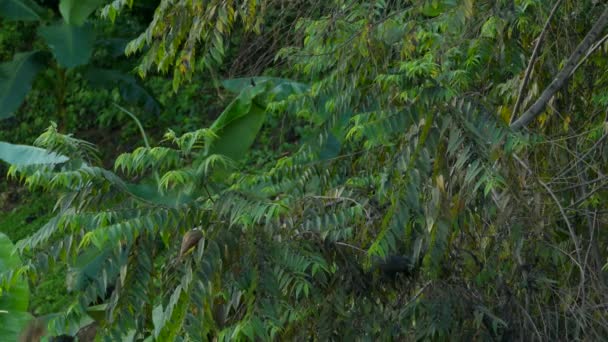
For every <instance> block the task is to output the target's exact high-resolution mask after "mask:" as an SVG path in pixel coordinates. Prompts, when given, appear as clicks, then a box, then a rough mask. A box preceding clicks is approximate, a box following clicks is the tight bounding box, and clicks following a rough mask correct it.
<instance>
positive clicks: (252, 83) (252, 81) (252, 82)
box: [251, 78, 255, 87]
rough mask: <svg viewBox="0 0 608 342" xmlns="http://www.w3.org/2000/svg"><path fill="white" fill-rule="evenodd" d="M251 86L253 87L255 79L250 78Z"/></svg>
mask: <svg viewBox="0 0 608 342" xmlns="http://www.w3.org/2000/svg"><path fill="white" fill-rule="evenodd" d="M251 86H252V87H255V81H254V80H253V78H252V79H251Z"/></svg>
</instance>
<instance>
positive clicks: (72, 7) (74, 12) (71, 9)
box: [59, 0, 104, 26]
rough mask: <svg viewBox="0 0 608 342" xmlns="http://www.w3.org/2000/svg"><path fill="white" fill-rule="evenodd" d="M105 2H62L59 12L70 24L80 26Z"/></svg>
mask: <svg viewBox="0 0 608 342" xmlns="http://www.w3.org/2000/svg"><path fill="white" fill-rule="evenodd" d="M103 2H104V1H103V0H61V2H60V3H59V12H61V15H62V16H63V19H64V20H65V21H66V22H67V23H68V24H72V25H78V26H80V25H82V24H84V22H85V20H87V18H88V17H89V15H90V14H91V13H92V12H93V11H94V10H95V9H97V8H98V7H99V6H100V5H101V4H103Z"/></svg>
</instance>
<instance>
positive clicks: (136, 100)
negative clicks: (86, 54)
mask: <svg viewBox="0 0 608 342" xmlns="http://www.w3.org/2000/svg"><path fill="white" fill-rule="evenodd" d="M84 77H85V78H86V79H87V80H89V82H90V83H91V85H93V86H97V87H104V88H109V89H112V88H115V87H118V89H119V90H120V95H121V96H122V98H123V99H124V100H125V101H127V102H129V103H132V104H143V106H144V109H145V110H146V111H148V112H152V113H154V114H160V110H161V107H160V104H159V103H158V101H156V99H155V98H154V96H152V94H150V93H149V92H148V91H147V90H146V88H145V87H144V86H143V85H142V84H141V83H140V82H139V81H138V80H137V79H136V78H135V77H133V76H131V75H128V74H124V73H122V72H120V71H117V70H111V69H100V68H89V69H87V71H86V72H85V74H84Z"/></svg>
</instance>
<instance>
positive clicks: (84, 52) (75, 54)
mask: <svg viewBox="0 0 608 342" xmlns="http://www.w3.org/2000/svg"><path fill="white" fill-rule="evenodd" d="M38 32H39V34H40V35H41V36H42V37H43V38H44V40H45V41H46V43H47V44H48V45H49V47H50V48H51V51H53V55H55V58H57V62H59V64H60V65H61V66H63V67H65V68H74V67H77V66H79V65H83V64H86V63H88V61H89V59H90V58H91V53H92V52H93V40H94V39H95V32H94V31H93V29H92V27H90V26H82V27H79V26H74V25H69V24H65V23H62V24H56V25H51V26H43V27H40V28H39V29H38Z"/></svg>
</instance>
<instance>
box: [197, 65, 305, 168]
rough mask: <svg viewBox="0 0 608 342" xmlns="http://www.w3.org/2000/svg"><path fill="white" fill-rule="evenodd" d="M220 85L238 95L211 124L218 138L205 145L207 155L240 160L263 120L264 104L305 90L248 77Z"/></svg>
mask: <svg viewBox="0 0 608 342" xmlns="http://www.w3.org/2000/svg"><path fill="white" fill-rule="evenodd" d="M222 85H223V86H224V87H225V88H226V89H228V90H230V91H232V92H239V93H240V94H239V95H238V96H237V98H236V99H234V101H232V102H231V103H230V104H229V105H228V107H226V109H225V110H224V111H223V112H222V114H221V115H220V116H219V117H218V118H217V119H216V120H215V122H214V123H213V125H212V126H211V129H212V130H213V131H214V132H215V134H216V135H217V136H218V138H216V139H213V141H212V142H209V145H210V148H209V154H222V155H225V156H227V157H229V158H231V159H233V160H238V159H241V158H242V157H243V156H244V155H245V153H246V152H247V150H248V149H249V147H250V146H251V144H253V141H254V140H255V137H256V136H257V134H258V132H259V130H260V128H261V127H262V124H263V123H264V120H265V119H266V104H268V102H270V101H282V100H286V99H287V98H288V97H289V95H291V94H301V93H304V92H307V91H308V90H309V87H308V85H306V84H303V83H298V82H294V81H291V80H287V79H282V78H275V77H248V78H237V79H231V80H225V81H223V82H222Z"/></svg>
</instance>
